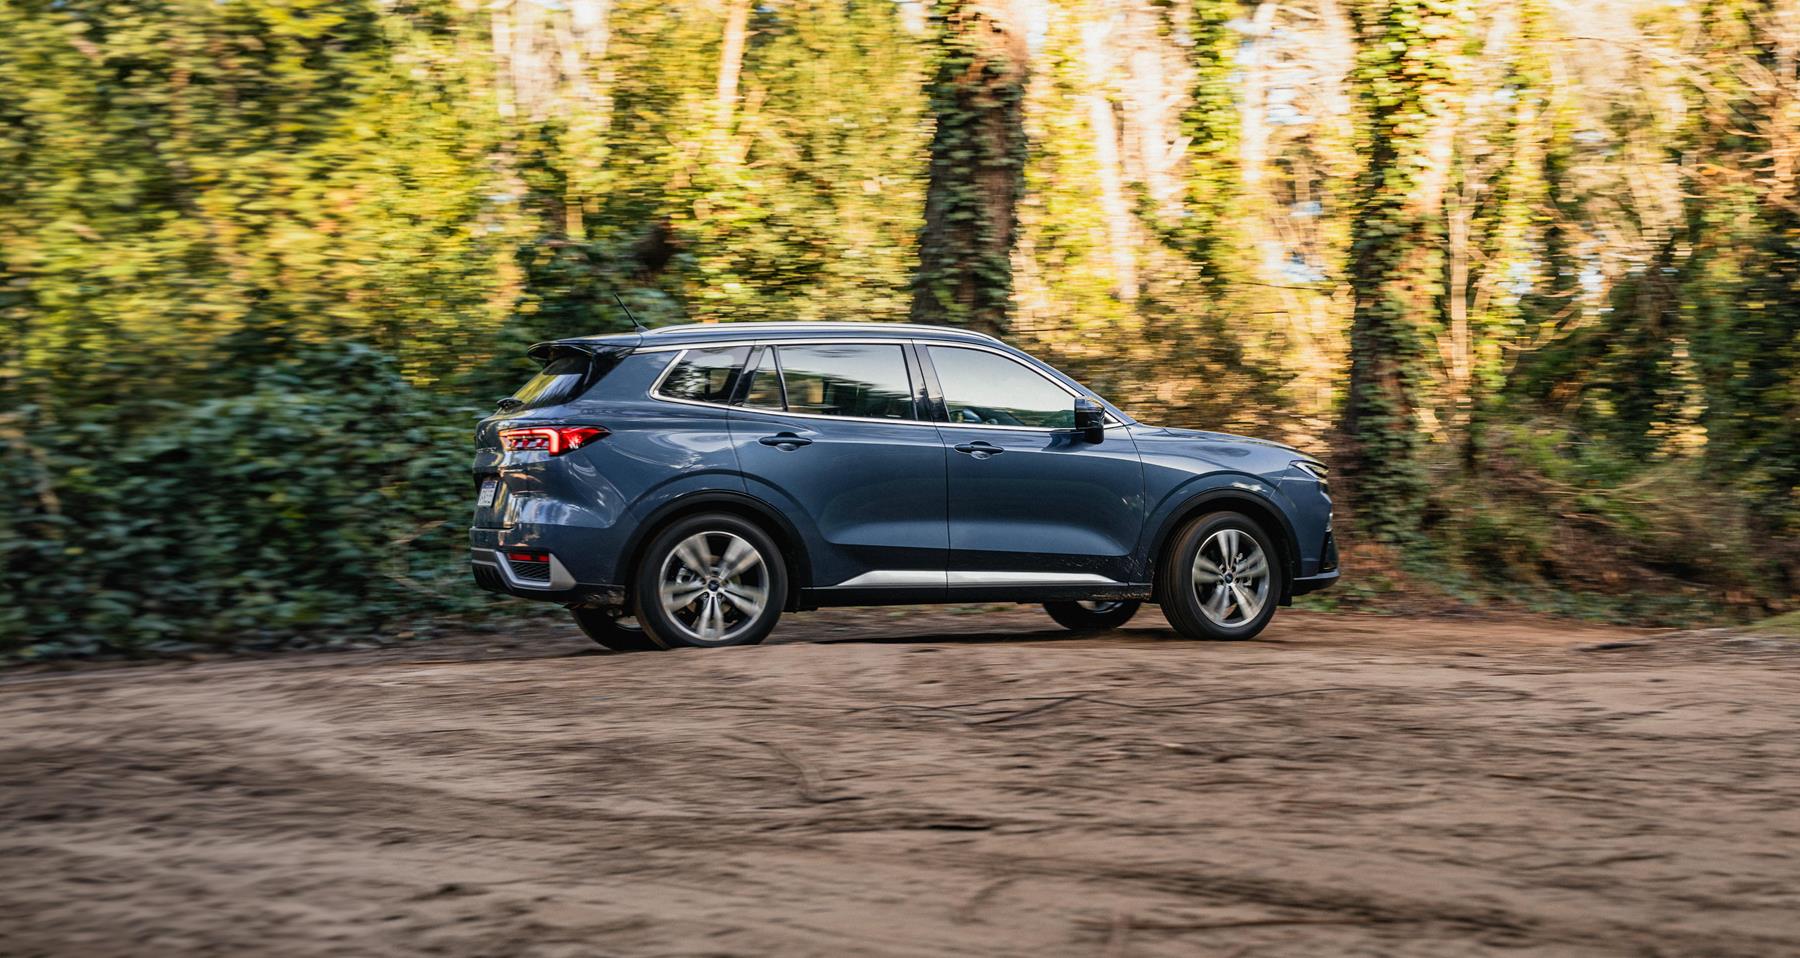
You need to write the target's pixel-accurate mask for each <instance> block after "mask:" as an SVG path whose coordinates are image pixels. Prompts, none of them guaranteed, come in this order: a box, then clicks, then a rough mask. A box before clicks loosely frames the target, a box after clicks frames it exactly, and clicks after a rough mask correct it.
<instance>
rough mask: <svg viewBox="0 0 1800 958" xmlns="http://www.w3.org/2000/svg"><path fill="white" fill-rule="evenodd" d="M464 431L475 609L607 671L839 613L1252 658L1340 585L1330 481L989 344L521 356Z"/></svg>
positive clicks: (853, 332)
mask: <svg viewBox="0 0 1800 958" xmlns="http://www.w3.org/2000/svg"><path fill="white" fill-rule="evenodd" d="M530 355H531V356H532V358H533V359H535V360H537V361H538V362H539V363H541V364H542V367H543V368H542V371H541V372H539V373H538V374H537V375H536V376H535V377H533V378H532V379H531V381H530V382H527V383H526V384H525V385H524V386H523V387H522V388H521V389H520V390H519V391H518V392H517V393H515V394H514V395H512V396H511V397H509V398H507V399H503V400H501V401H500V405H499V409H498V411H496V412H495V413H494V414H493V415H492V416H489V417H488V418H487V419H484V420H482V422H481V424H480V426H479V427H478V428H477V430H476V446H477V452H476V455H475V485H476V488H477V490H478V493H479V495H478V498H477V500H476V506H475V523H474V527H473V528H472V529H471V530H470V533H469V541H470V562H471V563H472V564H473V569H474V574H475V580H476V582H477V583H479V584H480V585H481V586H482V587H484V588H487V589H490V590H493V591H496V592H505V593H509V594H512V595H516V596H522V597H525V598H532V599H543V600H548V601H552V602H560V603H562V604H563V605H565V606H567V607H568V608H569V609H570V610H571V611H573V612H574V614H575V620H576V622H577V623H579V624H580V626H581V628H582V629H583V630H584V631H585V632H586V633H587V634H588V635H589V636H591V637H592V638H593V639H594V641H596V642H598V643H600V644H601V645H603V646H606V647H607V648H611V649H617V650H622V651H623V650H636V649H654V648H663V649H667V648H677V647H684V646H700V647H714V646H731V645H747V644H751V643H755V642H760V641H762V639H763V638H764V637H765V636H767V635H768V634H769V631H770V630H771V629H773V628H774V627H775V620H776V619H777V618H779V617H780V615H781V613H782V612H784V611H786V612H799V611H805V610H808V609H816V608H819V607H821V606H832V605H878V604H893V603H918V602H1033V603H1043V605H1044V608H1045V610H1046V611H1048V612H1049V614H1050V616H1051V617H1052V618H1054V619H1055V620H1056V621H1057V622H1059V623H1061V624H1063V625H1064V626H1067V627H1069V628H1072V629H1106V628H1112V627H1115V626H1118V625H1121V624H1123V623H1124V622H1126V621H1127V620H1128V619H1130V618H1131V617H1132V615H1133V614H1135V613H1136V612H1137V610H1138V606H1139V603H1141V602H1142V601H1144V600H1146V599H1148V600H1152V601H1155V602H1158V603H1160V604H1161V606H1162V609H1163V613H1164V614H1165V615H1166V616H1167V617H1168V620H1169V622H1170V623H1171V624H1172V625H1174V627H1175V628H1176V629H1177V630H1178V631H1180V632H1181V633H1182V634H1184V635H1187V636H1191V637H1193V638H1197V639H1247V638H1250V637H1252V636H1254V635H1256V634H1257V633H1259V632H1261V631H1262V629H1263V627H1264V626H1265V625H1267V624H1268V622H1269V619H1270V617H1271V616H1273V615H1274V614H1275V607H1276V606H1277V605H1287V604H1289V603H1291V602H1292V600H1293V597H1294V596H1297V595H1301V594H1303V593H1307V592H1311V591H1314V590H1316V589H1321V588H1324V587H1325V586H1328V585H1330V584H1331V583H1332V582H1334V581H1336V579H1337V577H1338V571H1337V547H1336V545H1335V544H1334V542H1333V541H1332V537H1331V496H1330V489H1329V487H1328V485H1327V483H1326V478H1325V474H1326V470H1325V466H1324V465H1323V464H1321V463H1320V462H1319V461H1318V460H1317V459H1314V458H1312V457H1310V456H1307V455H1304V454H1302V453H1300V452H1298V451H1296V450H1294V449H1292V448H1290V447H1288V446H1283V445H1278V444H1276V443H1272V442H1264V441H1260V440H1256V439H1245V438H1241V437H1238V436H1229V435H1224V434H1221V433H1214V432H1201V431H1196V430H1191V429H1166V428H1161V427H1156V426H1146V425H1143V424H1141V423H1138V422H1136V421H1134V420H1133V419H1132V418H1131V417H1130V416H1127V415H1126V414H1125V413H1123V412H1121V411H1120V410H1119V409H1117V408H1115V407H1114V406H1112V405H1111V404H1110V403H1108V402H1107V401H1106V400H1104V399H1102V398H1100V397H1099V396H1097V395H1095V394H1094V393H1093V392H1091V391H1089V390H1088V389H1086V388H1084V387H1083V386H1082V385H1081V384H1080V383H1077V382H1076V381H1074V380H1073V379H1070V378H1069V377H1068V376H1065V375H1063V374H1062V373H1060V372H1058V371H1057V370H1055V369H1053V368H1051V367H1050V366H1048V365H1046V364H1044V363H1042V362H1040V361H1038V360H1037V359H1034V358H1033V357H1031V356H1029V355H1026V354H1025V353H1023V352H1020V351H1019V350H1016V349H1013V348H1012V347H1010V346H1007V345H1006V344H1004V343H1002V342H1000V341H999V340H996V339H994V338H992V337H989V336H984V335H981V334H979V333H974V332H970V331H967V330H959V329H948V328H939V327H931V326H909V325H898V324H878V323H755V324H752V323H738V324H726V325H699V326H678V327H669V328H663V329H657V330H654V331H647V332H641V333H627V334H623V335H610V336H594V337H589V338H583V339H565V340H559V341H556V342H552V343H543V344H540V345H537V346H534V347H532V349H531V352H530Z"/></svg>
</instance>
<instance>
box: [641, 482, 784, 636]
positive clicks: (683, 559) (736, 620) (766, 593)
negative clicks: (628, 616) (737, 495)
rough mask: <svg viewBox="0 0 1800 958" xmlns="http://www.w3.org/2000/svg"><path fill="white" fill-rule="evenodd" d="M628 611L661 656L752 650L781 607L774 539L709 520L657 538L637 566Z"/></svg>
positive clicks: (732, 520) (687, 522)
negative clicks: (728, 648) (679, 650)
mask: <svg viewBox="0 0 1800 958" xmlns="http://www.w3.org/2000/svg"><path fill="white" fill-rule="evenodd" d="M635 589H636V595H635V597H634V598H635V600H636V601H634V602H633V603H632V608H634V609H636V610H637V613H638V622H639V624H641V625H642V626H643V629H644V632H645V634H647V635H648V636H649V637H650V638H651V640H652V641H654V642H655V643H656V644H657V645H659V646H662V647H663V648H665V649H675V648H690V647H691V648H721V647H724V646H732V645H754V644H756V643H758V642H761V641H762V640H763V639H764V638H765V637H767V636H768V634H769V632H770V631H771V630H773V629H774V628H775V620H776V619H778V618H780V617H781V608H782V606H783V605H784V604H785V603H786V602H787V567H786V566H785V565H784V564H783V561H782V557H781V550H780V548H778V547H777V546H776V545H775V540H773V539H771V538H769V536H768V534H767V533H765V532H763V531H762V530H761V529H759V528H757V527H756V526H755V525H753V524H752V523H750V522H748V521H746V520H744V519H741V518H739V517H737V516H734V515H727V514H723V513H716V514H710V515H700V516H689V517H687V518H685V519H681V520H678V521H676V522H675V523H674V524H673V525H670V526H669V527H668V528H667V529H664V530H663V531H662V532H660V533H658V534H657V535H656V537H655V538H654V539H652V540H651V541H650V545H649V547H648V548H646V549H645V550H644V557H643V561H642V562H640V563H639V564H638V569H637V574H636V584H635Z"/></svg>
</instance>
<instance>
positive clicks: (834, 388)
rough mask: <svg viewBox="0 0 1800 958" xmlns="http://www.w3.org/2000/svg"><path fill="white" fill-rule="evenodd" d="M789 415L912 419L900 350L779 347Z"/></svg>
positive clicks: (839, 345)
mask: <svg viewBox="0 0 1800 958" xmlns="http://www.w3.org/2000/svg"><path fill="white" fill-rule="evenodd" d="M779 349H780V353H781V379H782V382H783V383H784V384H785V386H786V388H787V408H788V411H789V412H803V413H811V414H813V415H815V416H854V417H857V418H861V419H914V418H917V417H916V416H915V415H914V412H913V401H912V385H911V381H910V380H909V379H908V378H907V376H906V354H905V353H904V352H903V351H902V350H901V347H900V346H897V345H889V344H877V343H820V344H818V345H788V346H782V347H779Z"/></svg>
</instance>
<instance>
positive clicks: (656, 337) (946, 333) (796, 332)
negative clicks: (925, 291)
mask: <svg viewBox="0 0 1800 958" xmlns="http://www.w3.org/2000/svg"><path fill="white" fill-rule="evenodd" d="M845 335H855V336H906V337H910V338H917V339H942V340H945V341H956V342H976V343H998V342H1000V341H999V340H998V339H995V338H994V337H992V336H989V335H987V334H986V333H978V332H976V331H974V330H972V329H962V328H959V327H956V326H925V325H920V324H917V323H794V322H775V323H685V324H683V325H680V326H661V327H658V328H656V329H652V330H650V331H648V332H646V333H644V334H643V340H642V341H641V342H636V340H637V334H636V333H612V334H608V335H604V336H581V337H577V338H573V339H565V340H558V342H565V343H607V344H611V343H619V344H636V345H640V346H645V347H647V346H653V345H654V346H668V345H676V344H681V343H705V342H715V341H720V340H739V339H765V338H769V337H774V336H780V337H784V338H793V339H812V338H817V337H830V336H845Z"/></svg>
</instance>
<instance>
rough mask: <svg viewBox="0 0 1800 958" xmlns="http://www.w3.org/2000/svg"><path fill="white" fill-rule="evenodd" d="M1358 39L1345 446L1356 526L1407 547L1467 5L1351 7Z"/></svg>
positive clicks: (1420, 490)
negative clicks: (1446, 149)
mask: <svg viewBox="0 0 1800 958" xmlns="http://www.w3.org/2000/svg"><path fill="white" fill-rule="evenodd" d="M1355 11H1356V12H1355V16H1356V19H1357V24H1358V28H1359V30H1360V32H1361V35H1362V46H1361V49H1360V51H1359V53H1358V56H1357V64H1356V70H1355V74H1354V85H1355V89H1356V93H1357V96H1358V98H1359V100H1360V101H1361V103H1362V106H1363V111H1364V122H1365V123H1366V124H1367V132H1366V134H1365V138H1364V143H1363V144H1362V145H1363V149H1364V153H1365V155H1366V162H1367V164H1368V165H1367V169H1366V172H1365V173H1364V174H1363V177H1362V181H1361V183H1360V184H1359V185H1358V188H1357V210H1356V215H1355V222H1354V225H1353V226H1352V228H1351V233H1352V245H1351V251H1350V265H1349V279H1350V283H1351V285H1352V287H1353V288H1354V290H1355V296H1356V308H1355V313H1354V315H1353V316H1352V318H1351V327H1350V392H1349V402H1348V405H1347V407H1346V409H1345V412H1344V429H1345V432H1346V433H1347V435H1348V437H1349V439H1350V441H1349V443H1348V445H1349V446H1350V452H1351V461H1350V462H1349V463H1347V465H1348V466H1349V467H1350V469H1351V472H1352V475H1353V476H1354V479H1355V485H1356V490H1357V496H1358V500H1357V501H1358V507H1359V522H1360V523H1361V528H1362V529H1363V530H1364V532H1365V533H1366V534H1368V535H1370V536H1371V537H1373V538H1375V539H1377V540H1380V541H1383V542H1389V543H1397V544H1402V545H1404V544H1410V543H1411V542H1412V541H1413V540H1414V538H1415V537H1416V534H1417V531H1418V530H1417V521H1418V515H1419V510H1420V506H1421V504H1422V501H1423V496H1424V492H1425V473H1424V467H1423V464H1422V461H1421V459H1422V457H1421V447H1422V446H1423V444H1424V436H1423V435H1422V432H1421V423H1420V421H1419V412H1420V408H1421V407H1422V406H1423V405H1424V403H1425V394H1424V393H1425V389H1426V388H1427V381H1426V378H1425V369H1424V363H1425V341H1424V331H1423V330H1422V329H1421V324H1423V323H1428V322H1431V321H1432V320H1433V318H1434V317H1435V315H1436V314H1437V311H1436V309H1435V303H1436V300H1437V298H1438V296H1439V295H1440V294H1441V289H1440V277H1441V275H1442V269H1443V265H1442V264H1443V259H1442V251H1443V248H1444V233H1443V222H1442V208H1441V206H1440V205H1439V203H1438V198H1439V197H1440V196H1441V195H1442V190H1443V188H1444V187H1443V184H1442V182H1441V180H1440V181H1438V182H1435V183H1434V182H1433V179H1434V177H1439V176H1441V173H1442V171H1441V165H1440V164H1441V162H1442V157H1441V156H1434V155H1433V148H1434V146H1436V144H1435V143H1434V142H1433V139H1432V138H1433V136H1434V135H1436V136H1439V137H1441V136H1442V135H1443V131H1444V126H1445V124H1446V123H1447V121H1448V106H1449V102H1450V99H1451V96H1452V92H1453V90H1454V85H1455V83H1456V82H1457V78H1456V77H1455V75H1454V72H1453V66H1452V55H1451V54H1452V51H1453V50H1454V48H1455V44H1456V41H1457V39H1458V37H1459V36H1460V33H1461V31H1462V29H1463V21H1464V19H1465V18H1466V8H1465V7H1463V6H1462V5H1460V4H1459V3H1456V2H1450V0H1372V2H1369V3H1366V4H1362V5H1359V6H1358V7H1356V8H1355Z"/></svg>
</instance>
